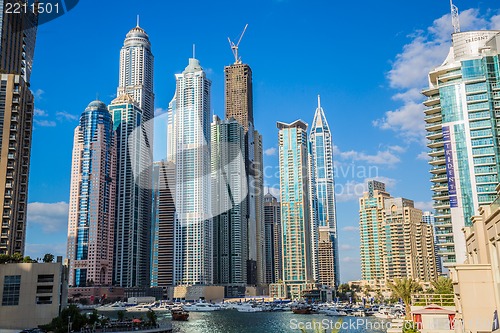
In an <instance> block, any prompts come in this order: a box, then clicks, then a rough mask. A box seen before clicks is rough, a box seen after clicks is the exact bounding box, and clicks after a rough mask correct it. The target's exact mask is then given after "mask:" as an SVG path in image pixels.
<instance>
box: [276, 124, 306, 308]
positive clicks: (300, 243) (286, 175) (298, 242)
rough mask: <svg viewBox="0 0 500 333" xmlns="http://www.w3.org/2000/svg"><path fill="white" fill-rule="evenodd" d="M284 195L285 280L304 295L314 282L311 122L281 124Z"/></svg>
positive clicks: (292, 291)
mask: <svg viewBox="0 0 500 333" xmlns="http://www.w3.org/2000/svg"><path fill="white" fill-rule="evenodd" d="M277 126H278V129H279V167H280V198H281V237H282V249H283V251H282V256H283V257H282V260H283V262H282V265H283V282H284V284H285V286H286V291H287V295H288V296H289V297H290V298H292V299H297V298H301V297H302V296H301V292H302V291H303V290H306V289H308V288H309V287H310V284H311V283H313V282H314V280H313V279H314V276H313V267H312V244H311V220H310V216H311V214H310V211H309V209H310V205H309V199H310V196H309V190H310V187H309V171H308V170H309V153H308V140H307V124H306V123H304V122H303V121H302V120H296V121H295V122H293V123H291V124H286V123H282V122H278V123H277Z"/></svg>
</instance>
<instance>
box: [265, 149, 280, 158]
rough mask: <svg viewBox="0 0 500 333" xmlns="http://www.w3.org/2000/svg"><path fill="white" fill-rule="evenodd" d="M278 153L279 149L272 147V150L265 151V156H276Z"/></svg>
mask: <svg viewBox="0 0 500 333" xmlns="http://www.w3.org/2000/svg"><path fill="white" fill-rule="evenodd" d="M277 152H278V149H276V148H275V147H272V148H268V149H266V150H264V155H266V156H274V155H276V153H277Z"/></svg>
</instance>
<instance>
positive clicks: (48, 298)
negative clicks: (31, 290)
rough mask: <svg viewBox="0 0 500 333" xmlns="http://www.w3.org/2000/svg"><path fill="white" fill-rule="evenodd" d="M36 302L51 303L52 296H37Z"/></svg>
mask: <svg viewBox="0 0 500 333" xmlns="http://www.w3.org/2000/svg"><path fill="white" fill-rule="evenodd" d="M36 304H52V296H37V297H36Z"/></svg>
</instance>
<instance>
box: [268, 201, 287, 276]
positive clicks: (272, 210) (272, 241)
mask: <svg viewBox="0 0 500 333" xmlns="http://www.w3.org/2000/svg"><path fill="white" fill-rule="evenodd" d="M264 225H265V230H266V235H265V236H266V238H265V244H266V280H265V283H268V284H270V283H277V282H278V281H279V280H282V278H283V277H282V276H283V273H282V268H283V266H282V264H281V260H282V253H283V252H282V248H281V207H280V203H279V202H278V199H276V198H275V197H274V196H273V195H272V194H271V193H267V194H266V195H265V196H264Z"/></svg>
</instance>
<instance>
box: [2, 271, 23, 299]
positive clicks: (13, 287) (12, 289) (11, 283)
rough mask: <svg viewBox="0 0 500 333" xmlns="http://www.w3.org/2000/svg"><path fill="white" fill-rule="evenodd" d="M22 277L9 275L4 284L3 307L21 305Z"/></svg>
mask: <svg viewBox="0 0 500 333" xmlns="http://www.w3.org/2000/svg"><path fill="white" fill-rule="evenodd" d="M20 290H21V275H7V276H5V280H4V283H3V296H2V306H7V305H19V291H20Z"/></svg>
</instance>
